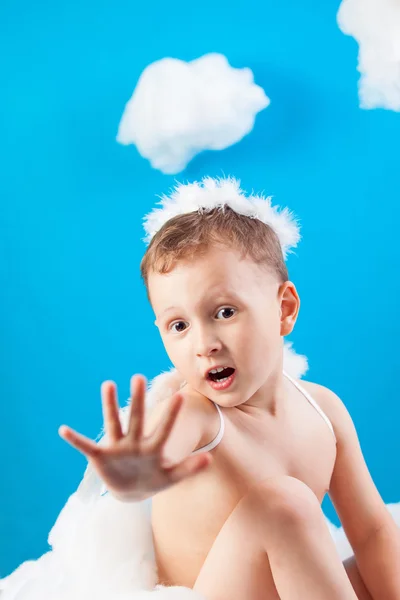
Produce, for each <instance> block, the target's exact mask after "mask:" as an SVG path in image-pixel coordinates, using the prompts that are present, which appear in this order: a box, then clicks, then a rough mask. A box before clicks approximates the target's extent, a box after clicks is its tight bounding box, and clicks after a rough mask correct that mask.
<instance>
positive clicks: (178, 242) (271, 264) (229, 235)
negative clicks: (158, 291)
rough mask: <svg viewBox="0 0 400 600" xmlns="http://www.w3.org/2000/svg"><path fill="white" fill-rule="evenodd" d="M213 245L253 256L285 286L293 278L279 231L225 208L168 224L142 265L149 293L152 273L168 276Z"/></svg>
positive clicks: (174, 218) (158, 232) (153, 242)
mask: <svg viewBox="0 0 400 600" xmlns="http://www.w3.org/2000/svg"><path fill="white" fill-rule="evenodd" d="M210 246H222V247H227V248H231V249H234V250H238V251H239V252H240V253H241V255H242V257H243V258H245V257H250V258H251V259H252V260H254V262H255V263H257V264H261V265H265V266H266V267H267V268H268V269H269V270H272V271H273V272H275V273H276V275H277V277H278V278H279V279H280V281H281V282H282V283H284V282H285V281H287V280H288V278H289V276H288V271H287V267H286V264H285V260H284V257H283V252H282V247H281V244H280V242H279V239H278V236H277V235H276V233H275V231H274V230H273V229H272V228H271V227H270V226H269V225H266V224H265V223H263V222H262V221H260V220H258V219H254V218H252V217H247V216H245V215H241V214H238V213H236V212H235V211H234V210H232V209H231V208H230V207H229V206H226V205H225V206H223V207H222V208H214V209H212V210H207V211H204V210H199V211H195V212H190V213H186V214H182V215H178V216H176V217H173V218H171V219H169V221H167V222H166V223H164V225H163V226H162V227H161V229H160V230H159V231H157V233H156V234H155V235H154V237H153V238H152V240H151V242H150V244H149V246H148V248H147V250H146V252H145V254H144V256H143V259H142V261H141V264H140V272H141V275H142V278H143V281H144V283H145V286H146V289H147V292H148V276H149V273H150V271H154V272H156V273H160V274H163V273H168V272H170V271H171V270H172V269H173V268H174V266H175V265H176V263H177V262H178V261H179V260H187V259H189V260H190V259H191V258H194V257H195V256H199V255H201V254H202V253H205V252H206V251H207V249H208V248H209V247H210Z"/></svg>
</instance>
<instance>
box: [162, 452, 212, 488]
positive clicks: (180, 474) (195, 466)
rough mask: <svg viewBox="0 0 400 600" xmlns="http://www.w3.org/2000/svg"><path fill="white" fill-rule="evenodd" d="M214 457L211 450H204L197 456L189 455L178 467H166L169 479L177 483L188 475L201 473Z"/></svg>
mask: <svg viewBox="0 0 400 600" xmlns="http://www.w3.org/2000/svg"><path fill="white" fill-rule="evenodd" d="M212 460H213V458H212V456H211V454H210V453H209V452H204V454H197V455H196V456H189V458H186V459H185V460H184V461H182V462H181V463H180V464H179V465H177V466H176V467H171V469H166V471H167V474H168V477H169V479H170V480H171V481H172V482H173V483H177V482H178V481H181V480H182V479H185V478H186V477H190V476H192V475H195V474H196V473H199V472H200V471H202V470H203V469H205V468H206V467H208V466H209V465H210V464H211V462H212Z"/></svg>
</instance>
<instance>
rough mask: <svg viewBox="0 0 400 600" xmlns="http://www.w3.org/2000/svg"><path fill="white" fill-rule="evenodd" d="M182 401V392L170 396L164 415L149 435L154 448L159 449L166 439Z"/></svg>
mask: <svg viewBox="0 0 400 600" xmlns="http://www.w3.org/2000/svg"><path fill="white" fill-rule="evenodd" d="M182 402H183V396H182V394H179V393H176V394H174V396H172V398H171V400H170V403H169V406H168V408H167V411H166V413H165V415H164V416H163V417H162V419H161V422H160V424H159V425H158V427H157V428H156V430H155V431H154V433H153V434H152V436H151V445H152V448H153V449H154V450H160V449H161V448H162V447H163V445H164V444H165V442H166V441H167V439H168V437H169V434H170V433H171V431H172V428H173V426H174V424H175V421H176V418H177V416H178V413H179V411H180V409H181V407H182Z"/></svg>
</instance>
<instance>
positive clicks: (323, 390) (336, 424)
mask: <svg viewBox="0 0 400 600" xmlns="http://www.w3.org/2000/svg"><path fill="white" fill-rule="evenodd" d="M299 384H300V385H301V386H302V387H303V388H304V389H305V391H306V392H308V393H309V394H310V396H311V397H312V398H313V399H314V400H315V402H316V403H317V404H318V405H319V407H320V408H321V409H322V410H323V412H324V413H325V414H326V416H327V417H328V418H329V420H330V421H331V423H332V426H333V428H334V430H335V433H336V437H338V434H339V433H340V431H341V430H342V429H343V427H344V426H345V425H346V423H347V424H348V423H349V422H351V417H350V414H349V412H348V410H347V408H346V406H345V404H344V402H343V400H342V399H341V398H340V397H339V396H338V395H337V394H336V393H335V392H334V391H333V390H331V389H330V388H328V387H326V386H324V385H321V384H319V383H314V382H312V381H306V380H303V379H301V380H299Z"/></svg>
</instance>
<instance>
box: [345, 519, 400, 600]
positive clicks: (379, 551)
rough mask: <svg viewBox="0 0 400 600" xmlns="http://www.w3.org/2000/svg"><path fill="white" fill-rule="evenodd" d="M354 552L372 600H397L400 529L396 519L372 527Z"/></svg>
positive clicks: (399, 584) (399, 590) (399, 565)
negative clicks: (365, 538)
mask: <svg viewBox="0 0 400 600" xmlns="http://www.w3.org/2000/svg"><path fill="white" fill-rule="evenodd" d="M354 554H355V557H356V560H357V566H358V569H359V571H360V574H361V577H362V579H363V581H364V583H365V585H366V587H367V588H368V591H369V593H370V594H371V596H372V598H373V600H400V529H399V527H398V526H397V525H396V523H395V522H394V521H392V522H391V523H389V524H388V525H387V526H385V527H382V528H381V529H380V530H379V531H376V532H375V533H374V534H373V535H372V536H371V537H370V538H368V541H367V542H366V543H365V545H364V546H362V548H360V549H359V550H357V551H355V553H354Z"/></svg>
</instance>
